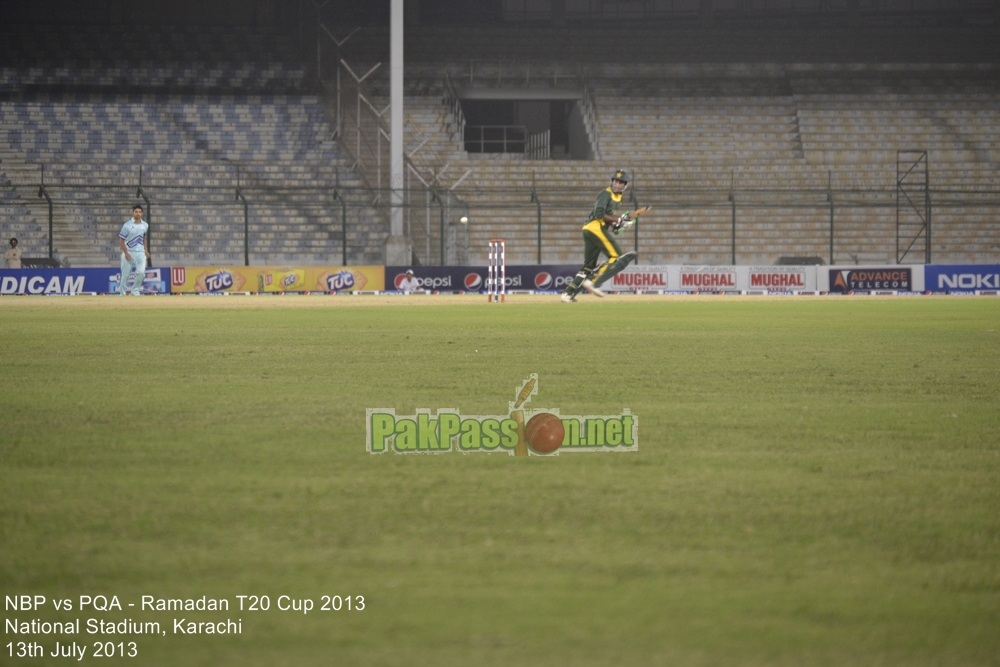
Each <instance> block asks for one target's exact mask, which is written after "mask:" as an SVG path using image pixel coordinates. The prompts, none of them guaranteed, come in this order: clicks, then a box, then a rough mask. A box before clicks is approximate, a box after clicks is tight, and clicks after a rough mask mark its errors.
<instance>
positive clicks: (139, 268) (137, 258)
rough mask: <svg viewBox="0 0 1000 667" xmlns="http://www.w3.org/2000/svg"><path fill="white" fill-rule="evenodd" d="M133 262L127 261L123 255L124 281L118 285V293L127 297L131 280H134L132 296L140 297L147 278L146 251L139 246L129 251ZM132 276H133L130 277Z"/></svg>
mask: <svg viewBox="0 0 1000 667" xmlns="http://www.w3.org/2000/svg"><path fill="white" fill-rule="evenodd" d="M129 254H130V255H131V256H132V261H131V262H130V261H128V260H127V259H125V253H122V279H121V280H120V281H119V283H118V293H119V294H121V295H122V296H125V295H126V294H127V293H128V292H127V291H126V288H127V287H128V283H129V280H132V283H133V284H132V295H133V296H138V295H139V291H140V290H141V289H142V281H143V279H144V278H145V277H146V251H145V250H144V249H143V248H142V246H139V247H138V248H136V249H135V250H129ZM130 274H131V275H130Z"/></svg>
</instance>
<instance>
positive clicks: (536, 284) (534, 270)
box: [385, 264, 580, 293]
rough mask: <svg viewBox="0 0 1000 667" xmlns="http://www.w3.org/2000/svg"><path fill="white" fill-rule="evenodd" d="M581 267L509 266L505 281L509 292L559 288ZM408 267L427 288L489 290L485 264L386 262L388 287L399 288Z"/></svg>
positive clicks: (431, 289) (566, 265)
mask: <svg viewBox="0 0 1000 667" xmlns="http://www.w3.org/2000/svg"><path fill="white" fill-rule="evenodd" d="M579 268H580V267H578V266H576V265H573V264H539V265H535V266H531V265H529V266H508V267H507V271H506V276H505V281H504V282H505V284H506V288H507V291H508V292H512V291H516V292H521V291H525V292H533V291H540V292H557V291H561V290H564V289H566V286H567V285H569V284H570V283H571V282H573V276H574V275H576V272H577V270H578V269H579ZM407 271H413V278H414V279H415V280H416V281H417V284H418V285H419V286H420V288H421V289H423V290H426V291H428V292H454V293H458V292H472V293H479V292H485V291H486V278H487V269H486V267H485V266H387V267H385V282H386V289H387V290H393V289H395V290H399V289H400V284H401V283H402V282H403V279H404V278H406V272H407Z"/></svg>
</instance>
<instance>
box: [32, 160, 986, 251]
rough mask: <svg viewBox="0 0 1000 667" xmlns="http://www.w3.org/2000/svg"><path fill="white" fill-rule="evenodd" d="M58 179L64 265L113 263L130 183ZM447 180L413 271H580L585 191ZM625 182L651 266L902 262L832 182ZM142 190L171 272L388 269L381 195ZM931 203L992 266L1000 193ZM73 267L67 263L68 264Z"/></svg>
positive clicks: (944, 192) (412, 217) (941, 246)
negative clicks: (240, 267) (251, 267)
mask: <svg viewBox="0 0 1000 667" xmlns="http://www.w3.org/2000/svg"><path fill="white" fill-rule="evenodd" d="M52 171H53V174H52V175H53V178H51V179H50V178H48V174H49V171H48V170H47V178H46V186H45V188H46V191H47V192H48V193H49V197H50V199H51V201H52V203H53V207H54V208H55V209H56V213H57V217H58V218H59V220H61V221H62V222H61V224H60V225H57V226H56V229H55V232H54V233H55V235H56V238H55V242H56V243H57V247H58V248H60V251H61V254H65V251H64V250H63V249H64V248H65V247H67V245H68V244H67V239H66V238H63V237H61V236H60V235H61V234H70V233H72V234H74V235H75V236H76V238H75V242H76V243H89V244H91V249H92V252H91V255H95V256H96V255H100V254H101V253H104V257H105V261H110V259H108V258H111V257H112V256H113V255H115V254H117V242H116V238H117V233H118V230H119V229H120V227H121V223H122V222H123V221H124V220H125V219H126V218H127V217H128V213H129V208H130V206H131V205H132V203H134V201H135V200H134V196H135V192H136V189H135V187H136V186H135V182H134V181H133V182H131V183H121V184H117V185H108V184H107V183H100V184H98V183H96V182H95V183H91V184H88V183H83V182H75V183H74V184H73V185H67V184H65V183H64V182H63V181H61V180H60V179H59V177H58V173H57V171H55V170H52ZM446 175H447V174H440V173H439V174H437V175H435V176H434V177H425V176H423V175H421V174H420V173H419V171H417V170H416V169H415V168H413V167H409V168H408V171H407V182H406V184H405V186H406V187H405V192H404V199H403V206H404V208H405V233H406V234H407V235H408V236H409V237H410V238H411V240H412V242H413V246H414V254H415V260H416V261H415V263H418V264H423V265H439V264H445V265H455V264H461V265H468V264H477V263H482V262H483V261H485V259H484V258H485V247H486V246H485V241H484V239H489V238H493V237H495V236H500V235H502V236H503V237H504V238H505V239H507V241H508V254H509V257H508V261H510V262H511V263H532V264H533V263H539V264H542V263H576V262H578V261H581V259H582V257H581V256H580V253H582V241H581V240H580V233H581V232H580V227H581V226H582V225H583V223H584V222H585V217H586V216H587V214H588V213H589V207H590V205H591V203H592V201H593V198H594V196H595V192H594V189H593V188H592V187H590V188H588V187H584V186H557V187H552V186H551V185H550V184H549V185H544V184H541V183H539V182H537V181H536V179H532V181H531V182H526V183H524V184H523V185H522V186H519V187H516V188H483V187H479V186H477V187H470V186H468V185H466V184H465V182H464V180H463V179H462V178H458V179H455V180H454V181H453V182H452V183H451V185H450V186H446V185H445V184H444V180H445V179H444V178H443V177H444V176H446ZM633 182H634V183H636V186H635V187H634V188H630V189H629V192H630V194H631V193H634V194H635V196H634V197H631V196H630V198H629V203H628V205H627V206H626V208H633V207H637V206H639V205H646V204H652V205H653V207H654V208H653V211H651V212H650V213H648V214H646V215H645V216H643V217H642V218H640V221H639V223H638V224H637V225H635V226H634V227H633V229H632V230H630V231H629V233H628V234H627V235H623V236H621V237H618V241H619V244H620V245H621V246H622V248H623V250H626V251H627V250H630V249H632V248H633V247H634V248H637V249H638V250H639V252H640V259H641V261H642V262H643V263H645V264H654V263H665V264H666V263H701V264H734V263H735V264H747V263H764V264H774V263H778V262H779V260H781V258H782V257H790V256H791V257H814V258H815V257H818V258H821V259H822V261H824V262H825V263H828V264H866V263H869V264H870V263H876V262H877V263H888V264H895V263H897V260H896V252H895V251H896V233H895V231H896V230H895V212H896V191H895V190H894V189H890V188H886V189H867V190H866V189H852V188H843V187H833V185H832V184H828V185H827V187H825V188H822V187H817V188H799V189H793V188H789V189H777V188H772V189H767V188H747V187H739V186H738V184H736V183H735V181H734V182H732V183H730V184H729V187H726V186H724V185H723V184H722V183H718V182H717V183H714V184H711V185H710V186H706V187H698V186H697V184H696V183H695V182H691V183H678V184H677V185H676V186H670V187H662V186H661V187H657V188H654V187H641V184H640V183H638V181H636V180H635V179H634V181H633ZM143 192H144V193H145V195H146V197H147V199H148V202H149V203H150V204H152V205H153V206H155V207H156V210H157V216H156V220H155V222H154V224H153V225H152V227H153V232H154V234H155V235H156V239H157V240H156V243H155V244H153V246H152V248H151V250H152V253H153V256H154V259H155V260H156V261H158V262H160V263H161V264H163V263H169V261H170V260H169V259H168V258H169V257H170V256H182V257H186V258H187V259H186V260H185V261H193V260H192V258H195V259H197V258H198V257H201V258H203V259H202V260H201V261H205V262H208V263H220V262H224V263H228V264H243V263H246V262H249V263H250V264H260V263H262V262H264V261H267V258H268V257H272V258H273V257H275V256H278V255H281V256H282V257H284V259H282V260H280V261H281V262H286V261H295V260H296V257H297V255H296V253H300V254H301V256H302V260H301V261H303V262H306V263H316V262H325V263H329V264H351V263H353V264H380V263H382V261H383V260H382V256H381V249H382V245H381V244H382V243H383V242H384V239H385V236H386V235H387V227H386V226H385V225H384V223H382V222H381V219H380V218H379V216H378V215H376V214H374V207H373V206H372V203H371V202H372V201H375V200H380V201H386V200H387V199H388V191H387V190H383V191H381V192H378V191H375V190H373V189H371V188H368V187H364V186H357V185H354V186H344V185H339V184H338V185H335V186H331V187H329V188H308V187H303V188H271V187H263V186H259V185H256V184H253V183H250V184H248V183H247V182H245V181H240V182H237V180H236V174H235V170H234V173H233V181H232V183H231V184H230V185H218V186H214V187H201V188H192V187H180V186H170V185H161V184H159V183H157V182H144V184H143ZM234 192H237V193H238V198H237V197H234V196H233V193H234ZM930 194H931V201H932V202H933V209H934V215H935V220H936V223H935V234H934V237H933V252H934V254H933V257H934V260H935V261H937V262H943V263H955V264H961V263H973V262H979V263H994V262H1000V226H997V225H996V222H995V221H996V220H997V219H998V218H1000V191H988V190H960V189H936V190H931V191H930ZM35 201H38V200H35ZM26 203H30V202H26ZM39 205H40V206H39ZM33 206H39V213H40V214H41V207H44V206H45V202H44V201H39V202H38V204H33ZM29 208H30V207H29ZM265 214H267V215H268V216H269V217H267V218H265V217H264V216H265ZM279 214H280V216H282V217H284V219H286V220H288V221H290V225H291V226H289V227H287V228H284V229H283V228H282V227H281V226H280V224H279V223H278V222H276V221H275V220H274V219H273V217H274V216H275V215H279ZM41 215H44V214H41ZM41 215H39V216H38V217H41ZM463 217H464V218H466V219H467V222H466V223H462V222H461V218H463ZM970 230H972V232H970ZM18 236H19V238H20V239H21V240H22V245H24V246H25V253H26V254H27V253H29V252H38V251H40V250H43V249H44V247H45V246H46V245H47V244H48V243H50V242H52V237H51V234H49V233H47V232H46V231H45V228H44V227H43V226H41V225H39V226H38V230H37V231H36V232H34V233H33V234H27V233H25V234H20V233H19V235H18ZM295 237H299V238H302V237H305V238H304V239H303V240H302V243H303V245H301V246H297V245H296V243H298V241H293V240H292V239H293V238H295ZM306 255H308V258H306ZM70 258H71V259H75V258H74V257H73V255H72V254H71V255H70ZM922 260H923V257H922V256H920V257H918V256H914V255H912V254H911V256H909V257H907V258H904V262H905V263H922ZM73 264H74V265H75V266H81V265H82V264H81V263H80V262H79V261H74V262H73Z"/></svg>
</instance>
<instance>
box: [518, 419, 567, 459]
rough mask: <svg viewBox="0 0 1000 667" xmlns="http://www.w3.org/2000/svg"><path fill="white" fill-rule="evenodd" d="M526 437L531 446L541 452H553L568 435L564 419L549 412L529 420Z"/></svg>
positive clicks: (525, 431)
mask: <svg viewBox="0 0 1000 667" xmlns="http://www.w3.org/2000/svg"><path fill="white" fill-rule="evenodd" d="M524 437H525V439H526V440H527V441H528V444H529V445H531V448H532V449H533V450H535V451H536V452H538V453H539V454H551V453H552V452H554V451H556V450H557V449H559V446H560V445H561V444H562V442H563V438H564V437H566V429H565V428H563V423H562V420H561V419H559V417H557V416H555V415H554V414H552V413H549V412H543V413H541V414H537V415H535V416H534V417H532V418H531V419H530V420H528V424H527V426H525V428H524Z"/></svg>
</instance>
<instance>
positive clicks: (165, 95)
mask: <svg viewBox="0 0 1000 667" xmlns="http://www.w3.org/2000/svg"><path fill="white" fill-rule="evenodd" d="M26 32H28V33H30V34H31V35H32V36H33V38H32V39H25V38H21V40H20V41H17V40H13V42H14V43H13V45H12V44H11V43H8V44H7V45H6V47H5V48H6V53H5V54H4V55H5V62H8V63H10V62H13V63H14V64H13V65H8V66H6V67H4V68H2V70H0V91H2V92H3V93H4V95H3V98H2V101H0V135H2V136H3V137H4V139H5V141H4V142H2V144H0V160H2V162H0V173H2V174H3V177H4V178H5V179H6V189H5V190H4V193H5V194H4V204H5V207H6V209H5V213H4V218H3V221H2V226H0V233H4V234H6V233H7V232H8V231H10V232H13V231H15V230H18V229H24V231H25V232H26V233H28V234H29V235H28V238H27V239H26V241H27V242H26V243H25V244H24V245H25V248H26V252H30V253H32V254H35V253H38V252H40V251H41V250H42V246H43V245H44V246H45V248H44V249H45V251H46V252H47V222H48V221H47V211H45V210H43V208H44V207H42V206H41V205H40V203H39V201H38V200H36V199H35V196H34V195H35V192H34V191H35V190H37V189H38V188H39V186H40V185H41V182H42V180H41V179H42V175H41V174H42V168H43V166H44V183H45V186H46V189H47V191H48V193H49V194H50V196H51V197H52V199H53V201H54V221H53V223H54V227H55V233H54V238H55V245H56V250H57V253H56V254H57V257H58V258H59V259H61V260H62V261H63V262H64V263H72V264H75V265H91V264H92V265H107V264H108V263H109V262H111V263H114V262H115V261H117V256H118V250H117V243H116V236H117V230H118V228H119V227H120V225H121V223H122V222H123V221H124V219H125V218H126V217H127V216H128V209H129V208H130V207H131V204H132V203H133V202H134V201H138V200H139V198H138V195H137V191H138V188H139V186H140V185H141V187H142V189H143V192H144V194H145V195H146V196H147V197H148V198H149V200H150V202H151V204H152V206H151V211H150V218H151V220H152V222H153V223H154V225H153V229H152V231H151V236H152V243H151V246H152V248H153V252H154V255H155V257H154V259H155V261H158V262H161V263H192V264H193V263H235V262H239V263H242V260H243V256H244V209H243V206H242V203H241V202H240V201H237V198H236V196H235V193H236V191H237V188H239V189H240V193H241V194H242V195H243V197H244V198H245V199H246V200H247V202H248V211H249V226H250V236H249V242H248V244H249V258H250V261H251V262H252V263H255V264H282V263H289V262H294V263H298V264H303V263H304V264H330V263H339V262H340V261H341V259H342V255H343V252H344V249H343V246H342V240H341V225H342V222H343V221H342V220H341V216H340V214H339V207H338V206H336V202H335V201H334V200H333V198H332V195H333V192H334V190H335V189H336V188H338V187H340V188H345V189H351V188H354V189H359V188H360V182H359V181H358V180H357V176H356V174H354V173H353V172H352V171H351V169H350V164H349V163H347V162H346V160H345V159H344V158H343V157H341V155H340V152H339V150H338V146H337V142H336V141H335V139H334V138H333V131H332V129H331V127H330V126H329V124H328V123H327V122H326V119H325V116H324V113H323V110H322V106H321V104H320V102H319V99H318V98H317V97H316V96H315V95H307V94H303V85H302V81H303V69H302V67H301V65H298V64H294V63H290V62H288V60H287V54H286V53H284V52H283V51H282V49H281V48H280V47H281V44H280V42H276V41H275V40H274V39H273V38H272V39H270V41H269V40H268V39H267V38H264V39H255V38H254V37H259V35H250V34H243V33H241V31H239V30H236V31H235V34H225V35H223V34H222V32H221V30H218V29H211V28H207V29H203V28H197V29H195V28H177V29H173V30H161V31H158V32H157V37H158V39H159V40H161V42H162V43H159V44H156V43H155V40H154V45H155V46H157V47H163V51H162V54H164V55H161V52H160V51H157V50H154V49H152V48H150V46H149V45H148V44H143V45H142V46H141V47H140V46H139V45H138V44H134V45H130V44H128V43H127V40H126V41H125V42H123V46H122V50H121V51H119V50H117V49H113V50H110V51H107V52H105V51H104V50H106V49H108V47H107V46H106V44H107V42H106V41H105V40H102V39H100V34H101V31H100V30H99V29H86V28H81V29H77V30H72V31H69V30H65V29H61V28H58V27H55V28H51V29H43V28H34V29H32V30H30V31H26ZM244 32H245V31H244ZM18 44H20V45H21V46H24V48H25V52H23V53H22V52H21V51H19V50H18V49H19V48H20V47H19V46H18ZM262 45H263V46H262ZM50 47H51V48H50ZM132 47H134V50H133V51H132V52H130V50H129V49H130V48H132ZM102 49H104V50H102ZM150 54H156V56H155V57H156V58H160V57H164V58H167V59H170V60H164V61H157V62H150V61H149V58H150V57H152V56H150ZM130 56H131V57H133V58H134V59H133V60H129V61H128V62H127V63H126V64H122V62H123V61H122V60H121V59H122V58H128V57H130ZM112 57H114V58H117V59H118V60H115V61H111V62H103V61H102V58H109V59H110V58H112ZM182 58H183V59H182ZM27 63H33V64H32V65H30V66H29V65H28V64H27ZM38 63H41V64H40V65H39V64H38ZM67 63H68V64H67ZM79 63H86V65H83V66H81V65H80V64H79ZM123 90H127V91H133V92H126V93H123V92H122V91H123ZM139 91H141V92H139ZM140 167H141V168H142V176H141V181H140ZM7 209H9V210H7ZM348 213H349V215H350V216H351V220H350V221H349V224H348V225H347V227H348V228H349V232H348V235H347V245H348V253H349V255H350V257H351V261H353V262H355V263H373V262H374V263H377V262H379V261H381V243H382V237H383V236H384V230H383V229H381V227H380V224H381V223H380V222H379V221H378V219H377V218H372V217H371V214H370V212H367V211H366V210H365V209H364V208H363V207H360V206H355V207H352V208H351V209H349V211H348ZM36 236H37V237H39V238H35V237H36Z"/></svg>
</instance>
